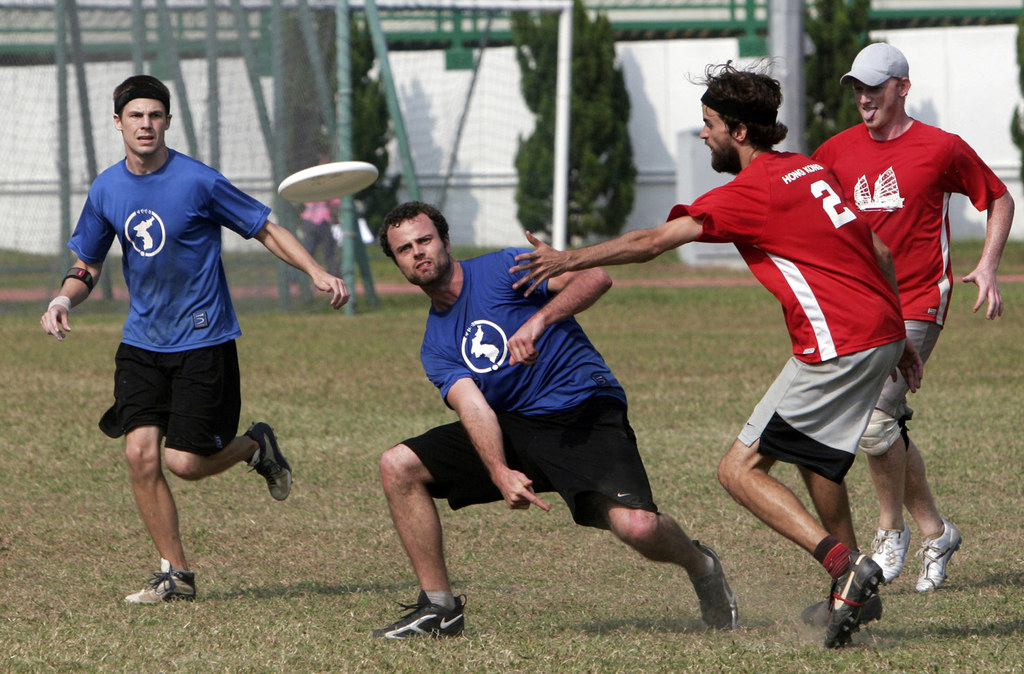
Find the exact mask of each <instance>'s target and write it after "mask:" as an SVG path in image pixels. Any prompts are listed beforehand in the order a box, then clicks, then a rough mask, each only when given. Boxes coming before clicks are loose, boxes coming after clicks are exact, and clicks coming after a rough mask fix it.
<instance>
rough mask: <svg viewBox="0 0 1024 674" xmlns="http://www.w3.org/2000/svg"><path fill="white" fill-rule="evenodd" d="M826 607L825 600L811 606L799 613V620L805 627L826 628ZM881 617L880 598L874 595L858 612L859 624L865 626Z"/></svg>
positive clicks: (827, 603) (826, 602)
mask: <svg viewBox="0 0 1024 674" xmlns="http://www.w3.org/2000/svg"><path fill="white" fill-rule="evenodd" d="M828 605H829V602H828V601H827V600H823V601H819V602H817V603H814V604H811V605H810V606H808V607H807V608H805V609H804V610H803V611H802V612H801V613H800V620H801V621H802V622H803V623H804V624H805V625H811V626H812V627H826V626H827V625H828ZM881 617H882V598H881V597H879V596H878V595H877V594H876V595H874V596H873V597H871V599H868V600H867V601H866V602H864V607H863V608H861V610H860V624H861V625H865V624H867V623H869V622H871V621H872V620H878V619H879V618H881Z"/></svg>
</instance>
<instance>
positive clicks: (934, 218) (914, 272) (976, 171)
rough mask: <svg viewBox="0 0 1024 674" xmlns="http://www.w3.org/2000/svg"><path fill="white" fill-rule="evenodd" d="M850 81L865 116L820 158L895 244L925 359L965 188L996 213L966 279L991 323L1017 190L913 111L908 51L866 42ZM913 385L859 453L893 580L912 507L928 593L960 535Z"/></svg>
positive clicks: (894, 396)
mask: <svg viewBox="0 0 1024 674" xmlns="http://www.w3.org/2000/svg"><path fill="white" fill-rule="evenodd" d="M841 81H842V83H843V84H845V85H849V86H850V87H851V89H852V91H853V96H854V99H855V100H856V103H857V108H858V109H859V110H860V115H861V119H862V120H863V124H858V125H856V126H854V127H852V128H850V129H847V130H846V131H843V132H841V133H839V134H836V135H835V136H834V137H832V138H831V139H829V140H828V141H826V142H825V143H824V144H823V145H822V146H821V147H820V148H818V150H817V151H816V152H815V153H814V155H813V158H814V159H815V160H818V161H820V162H822V163H823V164H828V165H829V166H831V167H832V170H833V171H835V173H836V176H837V177H838V178H839V183H840V186H841V188H842V193H843V196H844V198H845V199H846V202H847V203H849V204H850V205H851V206H852V208H853V209H854V211H855V212H856V214H857V217H858V219H861V220H863V221H864V222H867V223H868V225H870V227H871V229H872V230H873V231H874V232H875V233H876V234H877V235H878V236H879V238H881V239H882V241H884V242H885V244H886V245H887V246H888V247H889V249H890V250H891V251H892V257H893V263H894V265H895V267H896V279H897V281H898V284H899V296H900V302H901V305H902V316H903V320H904V322H905V323H906V330H907V339H908V340H910V341H911V342H912V343H913V344H914V346H915V347H917V350H918V352H919V353H920V354H921V358H922V359H924V360H925V361H927V360H928V357H929V355H931V353H932V350H933V349H934V347H935V344H936V342H937V341H938V338H939V334H940V333H941V331H942V326H943V325H944V324H945V321H946V315H947V313H948V311H949V300H950V295H951V293H952V290H953V269H952V266H951V264H950V257H949V240H950V239H949V237H950V231H949V208H948V206H949V198H950V195H952V194H954V193H957V194H964V195H966V196H967V197H968V198H969V199H970V200H971V203H972V204H973V205H974V207H975V208H977V209H978V210H979V211H987V212H988V218H987V225H986V232H985V244H984V248H983V249H982V253H981V259H980V260H978V264H977V265H976V266H975V268H974V270H972V271H971V272H970V273H969V274H967V275H966V276H964V277H963V278H962V279H961V281H962V282H964V283H974V284H975V285H977V286H978V296H977V300H976V301H975V303H974V311H978V310H979V309H980V308H981V307H982V305H984V304H986V303H987V309H986V312H985V316H986V318H988V319H995V318H997V317H998V316H1001V315H1002V313H1003V299H1002V296H1001V295H1000V292H999V284H998V281H997V279H996V272H997V271H998V269H999V261H1000V258H1001V257H1002V253H1003V247H1004V246H1005V245H1006V239H1007V237H1008V236H1009V233H1010V225H1011V223H1012V221H1013V209H1014V205H1013V198H1012V197H1011V196H1010V195H1009V193H1008V192H1007V190H1006V185H1004V184H1003V182H1002V181H1001V180H999V178H997V177H996V175H995V174H994V173H993V172H992V170H991V169H990V168H989V167H988V166H986V165H985V163H984V162H983V161H982V160H981V159H980V158H979V157H978V155H977V153H975V151H974V150H973V149H971V147H970V146H969V145H968V144H967V143H965V142H964V141H963V139H961V138H960V137H959V136H956V135H953V134H951V133H947V132H945V131H942V130H941V129H938V128H936V127H933V126H929V125H927V124H924V123H923V122H920V121H918V120H915V119H913V118H912V117H910V115H909V114H908V113H907V109H906V104H907V96H908V95H909V93H910V66H909V64H908V63H907V59H906V58H905V57H904V55H903V53H902V52H900V50H898V49H896V48H895V47H893V46H891V45H888V44H884V43H876V44H870V45H868V46H867V47H865V48H864V49H863V50H861V52H860V53H859V54H857V57H856V58H855V59H854V61H853V65H852V67H851V68H850V72H848V73H846V74H845V75H843V77H842V80H841ZM908 388H910V387H908V384H907V382H906V381H905V380H904V379H903V378H902V377H900V378H897V379H896V380H895V381H888V382H886V385H885V387H884V388H883V389H882V393H881V395H880V396H879V397H878V399H877V402H876V405H875V410H874V411H873V412H872V415H871V420H870V423H868V426H867V430H866V431H865V433H864V436H863V437H862V438H861V442H860V449H861V451H863V452H864V453H865V454H867V457H868V459H867V461H868V468H869V470H870V473H871V478H872V481H873V483H874V486H875V492H876V494H877V497H878V505H879V514H878V529H877V532H876V534H875V538H874V542H873V544H872V550H873V553H872V557H873V558H874V560H875V562H877V563H878V565H879V566H881V567H882V571H883V572H884V574H885V582H886V583H889V582H891V581H893V580H894V579H895V578H896V577H898V576H899V575H900V573H901V572H902V571H903V568H904V562H905V559H906V555H907V550H908V548H909V546H910V527H909V526H908V525H907V522H906V520H905V519H904V517H903V511H904V508H906V510H907V512H909V513H910V515H911V517H912V518H913V519H914V522H915V524H916V526H917V530H918V533H919V534H920V535H921V539H922V540H921V549H920V552H918V556H919V557H920V558H921V562H922V564H921V572H920V575H919V576H918V578H917V583H916V584H915V589H916V590H917V591H918V592H930V591H932V590H935V589H936V588H938V587H940V586H941V585H942V584H943V583H944V582H945V580H946V576H947V572H946V569H947V565H948V564H949V561H950V559H951V558H952V557H953V553H955V552H956V551H957V549H959V547H960V543H961V535H960V531H959V530H958V529H957V527H956V526H955V525H954V524H953V523H952V522H950V521H949V520H948V519H946V518H944V517H942V516H941V515H940V513H939V510H938V508H937V506H936V504H935V499H934V497H933V495H932V492H931V488H930V487H929V484H928V479H927V476H926V473H925V464H924V459H923V457H922V454H921V452H920V450H919V449H918V447H917V445H916V444H915V442H914V441H913V440H912V439H911V438H910V435H909V433H908V429H907V422H908V421H909V420H910V419H911V418H912V417H913V410H912V409H911V408H910V407H909V406H908V404H907V391H908ZM910 390H912V388H911V389H910Z"/></svg>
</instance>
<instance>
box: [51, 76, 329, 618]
mask: <svg viewBox="0 0 1024 674" xmlns="http://www.w3.org/2000/svg"><path fill="white" fill-rule="evenodd" d="M170 100H171V97H170V92H169V91H168V89H167V87H166V86H165V85H164V84H163V82H161V81H160V80H158V79H157V78H155V77H150V76H147V75H137V76H134V77H130V78H128V79H127V80H125V81H124V82H122V83H121V84H120V85H118V86H117V88H116V89H115V90H114V126H115V127H116V128H117V130H118V131H120V132H121V136H122V139H123V141H124V149H125V158H124V160H123V161H120V162H118V163H117V164H115V165H113V166H111V167H110V168H108V169H107V170H106V171H104V172H103V173H102V174H100V175H99V176H98V177H97V178H96V180H95V181H94V182H93V184H92V186H91V187H90V189H89V196H88V199H87V200H86V203H85V206H84V208H83V209H82V214H81V216H80V218H79V221H78V225H77V226H76V228H75V232H74V234H73V235H72V236H71V240H70V241H69V242H68V247H69V248H71V250H72V251H74V253H75V255H76V259H75V262H74V264H73V266H72V267H71V269H69V270H68V274H67V276H66V277H65V278H64V281H63V283H62V285H61V289H60V292H59V294H58V295H57V297H55V298H54V299H53V301H52V302H50V306H49V307H48V308H47V310H46V312H45V313H44V314H43V316H42V318H41V319H40V324H41V325H42V327H43V330H44V331H45V332H46V333H47V334H50V335H53V336H54V337H56V338H57V341H63V340H64V337H65V334H66V333H67V332H69V331H70V330H71V325H70V323H69V322H68V314H69V313H70V311H71V308H72V307H74V306H76V305H77V304H79V303H81V302H83V301H84V300H85V299H86V298H87V297H88V296H89V292H90V291H91V290H92V288H93V284H94V283H95V280H96V279H97V278H99V275H100V272H101V270H102V268H103V262H104V260H105V259H106V256H107V252H108V251H109V250H110V246H111V244H112V243H113V240H114V239H115V238H116V239H117V240H118V242H119V243H120V245H121V250H122V253H123V256H122V261H121V267H122V270H123V272H124V278H125V283H126V285H127V286H128V291H129V293H130V297H131V299H130V303H129V310H128V318H127V319H126V320H125V324H124V333H123V338H122V342H121V345H120V346H119V347H118V351H117V356H116V358H115V363H116V373H115V381H114V398H115V402H114V405H113V406H112V407H111V408H110V409H109V410H108V411H107V412H106V414H104V416H103V418H102V419H101V421H100V428H101V429H102V430H103V432H104V433H106V434H107V435H109V436H110V437H114V438H116V437H120V436H122V435H124V436H125V453H126V455H127V459H128V469H129V473H130V476H131V482H132V490H133V492H134V494H135V501H136V504H137V505H138V507H139V512H140V513H141V514H142V519H143V522H144V523H145V525H146V528H147V529H148V531H149V534H150V537H151V538H152V539H153V543H154V544H155V546H156V549H157V552H159V553H160V557H161V560H160V571H158V572H157V573H155V574H154V576H153V578H152V580H150V582H149V585H148V586H147V587H146V588H144V589H143V590H140V591H139V592H136V593H133V594H130V595H128V596H127V597H125V600H126V601H127V602H128V603H131V604H159V603H162V602H164V601H168V600H172V599H186V600H191V599H194V598H195V596H196V581H195V574H194V573H193V572H191V571H190V570H189V566H188V562H187V561H186V559H185V552H184V548H183V546H182V543H181V536H180V532H179V527H178V510H177V507H176V505H175V502H174V497H173V496H172V495H171V491H170V488H169V486H168V483H167V480H166V479H165V477H164V473H163V469H162V463H161V442H162V443H163V445H164V447H163V452H162V454H163V456H162V462H163V464H166V466H167V469H168V470H170V471H171V472H172V473H174V474H175V475H177V476H178V477H180V478H182V479H185V480H199V479H202V478H204V477H208V476H210V475H215V474H217V473H220V472H222V471H224V470H226V469H228V468H230V467H231V466H233V465H235V464H237V463H239V462H242V461H244V462H246V463H248V464H249V465H250V466H252V467H253V468H254V469H255V470H256V471H257V472H258V473H259V474H260V475H261V476H263V477H264V478H265V479H266V481H267V486H268V488H269V489H270V494H271V496H273V497H274V498H275V499H277V500H279V501H283V500H284V499H285V498H287V497H288V494H289V492H290V490H291V483H292V473H291V467H290V466H289V465H288V461H287V460H286V459H285V458H284V456H283V455H282V453H281V450H280V448H279V447H278V444H277V438H276V437H275V435H274V431H273V429H272V428H271V427H270V426H269V425H268V424H266V423H263V422H260V423H255V424H253V425H252V427H250V428H249V430H247V431H246V432H245V434H243V435H240V436H239V435H237V432H238V420H239V413H240V410H241V387H240V380H239V371H238V356H237V352H236V350H235V339H236V338H238V337H239V336H241V334H242V332H241V330H240V329H239V326H238V320H237V318H236V317H235V312H234V308H233V307H232V304H231V296H230V295H229V293H228V287H227V280H226V277H225V275H224V266H223V264H222V262H221V257H220V253H221V239H220V237H221V228H225V227H226V228H227V229H230V230H231V231H233V232H235V233H236V234H239V235H240V236H242V237H244V238H247V239H249V238H255V239H256V240H257V241H259V242H260V243H262V244H263V245H264V246H266V247H267V249H268V250H269V251H270V252H271V253H273V254H274V255H276V256H277V257H278V258H280V259H281V260H284V261H285V262H287V263H288V264H290V265H292V266H293V267H296V268H297V269H300V270H302V271H304V272H306V273H307V274H309V276H310V278H311V279H312V281H313V285H314V286H315V287H316V288H317V289H318V290H320V291H322V292H324V293H330V296H331V299H330V303H331V306H332V307H334V308H335V309H337V308H340V307H341V306H342V305H344V304H345V302H347V301H348V298H349V291H348V289H347V288H346V287H345V283H344V282H343V281H342V280H341V279H339V278H337V277H335V276H332V275H331V274H328V273H327V272H326V271H325V270H324V269H323V268H322V267H321V266H320V265H319V264H317V263H316V262H315V261H314V259H313V258H312V257H311V256H310V255H309V253H307V252H306V249H305V248H303V246H302V244H300V243H299V241H298V240H297V239H296V238H295V237H294V236H293V235H292V234H291V233H289V232H288V231H287V230H286V229H284V228H283V227H280V226H278V225H276V224H274V223H272V222H270V221H269V220H267V217H268V216H269V215H270V208H268V207H267V206H265V205H263V204H261V203H259V202H258V201H256V200H255V199H253V198H252V197H250V196H248V195H246V194H244V193H243V192H241V191H240V190H238V189H237V188H236V187H235V186H233V185H232V184H231V183H230V182H228V181H227V179H225V178H224V176H222V175H221V174H220V173H218V172H217V171H215V170H214V169H212V168H210V167H208V166H206V165H205V164H203V163H201V162H198V161H196V160H194V159H191V158H190V157H187V156H186V155H183V154H180V153H178V152H176V151H174V150H172V149H170V148H168V147H167V145H166V142H165V133H166V131H167V129H168V128H169V127H170V123H171V114H170Z"/></svg>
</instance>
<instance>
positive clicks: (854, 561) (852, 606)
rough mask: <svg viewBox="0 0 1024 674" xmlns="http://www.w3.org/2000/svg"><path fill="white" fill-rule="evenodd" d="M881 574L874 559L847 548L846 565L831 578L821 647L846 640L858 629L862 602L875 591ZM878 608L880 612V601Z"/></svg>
mask: <svg viewBox="0 0 1024 674" xmlns="http://www.w3.org/2000/svg"><path fill="white" fill-rule="evenodd" d="M883 578H884V575H883V573H882V567H880V566H878V564H876V563H875V560H873V559H871V557H869V556H868V555H864V554H861V553H859V552H857V551H855V550H854V551H852V552H850V568H849V569H848V570H847V571H846V573H844V574H843V575H842V576H840V577H839V578H837V579H835V580H833V581H832V591H831V598H830V599H829V601H830V604H831V606H830V607H829V612H828V625H827V626H826V627H825V648H840V647H841V646H845V645H846V644H848V643H850V640H851V639H853V633H854V632H856V631H857V630H859V629H860V626H861V622H862V616H863V609H864V607H865V605H866V604H867V603H868V602H869V601H870V600H871V598H872V597H874V596H876V595H877V594H878V586H879V584H881V582H882V579H883ZM878 608H879V614H881V604H879V606H878Z"/></svg>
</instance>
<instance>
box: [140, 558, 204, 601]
mask: <svg viewBox="0 0 1024 674" xmlns="http://www.w3.org/2000/svg"><path fill="white" fill-rule="evenodd" d="M195 598H196V574H195V573H193V572H191V571H184V570H182V569H176V568H174V567H173V566H171V563H170V562H168V561H167V560H166V559H161V560H160V570H159V571H157V572H156V573H154V574H153V577H152V578H151V579H150V580H149V584H148V585H147V587H145V588H143V589H142V590H139V591H138V592H135V593H133V594H130V595H128V596H127V597H125V598H124V600H125V601H126V602H127V603H129V604H162V603H163V602H165V601H173V600H175V599H183V600H185V601H192V600H194V599H195Z"/></svg>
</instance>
